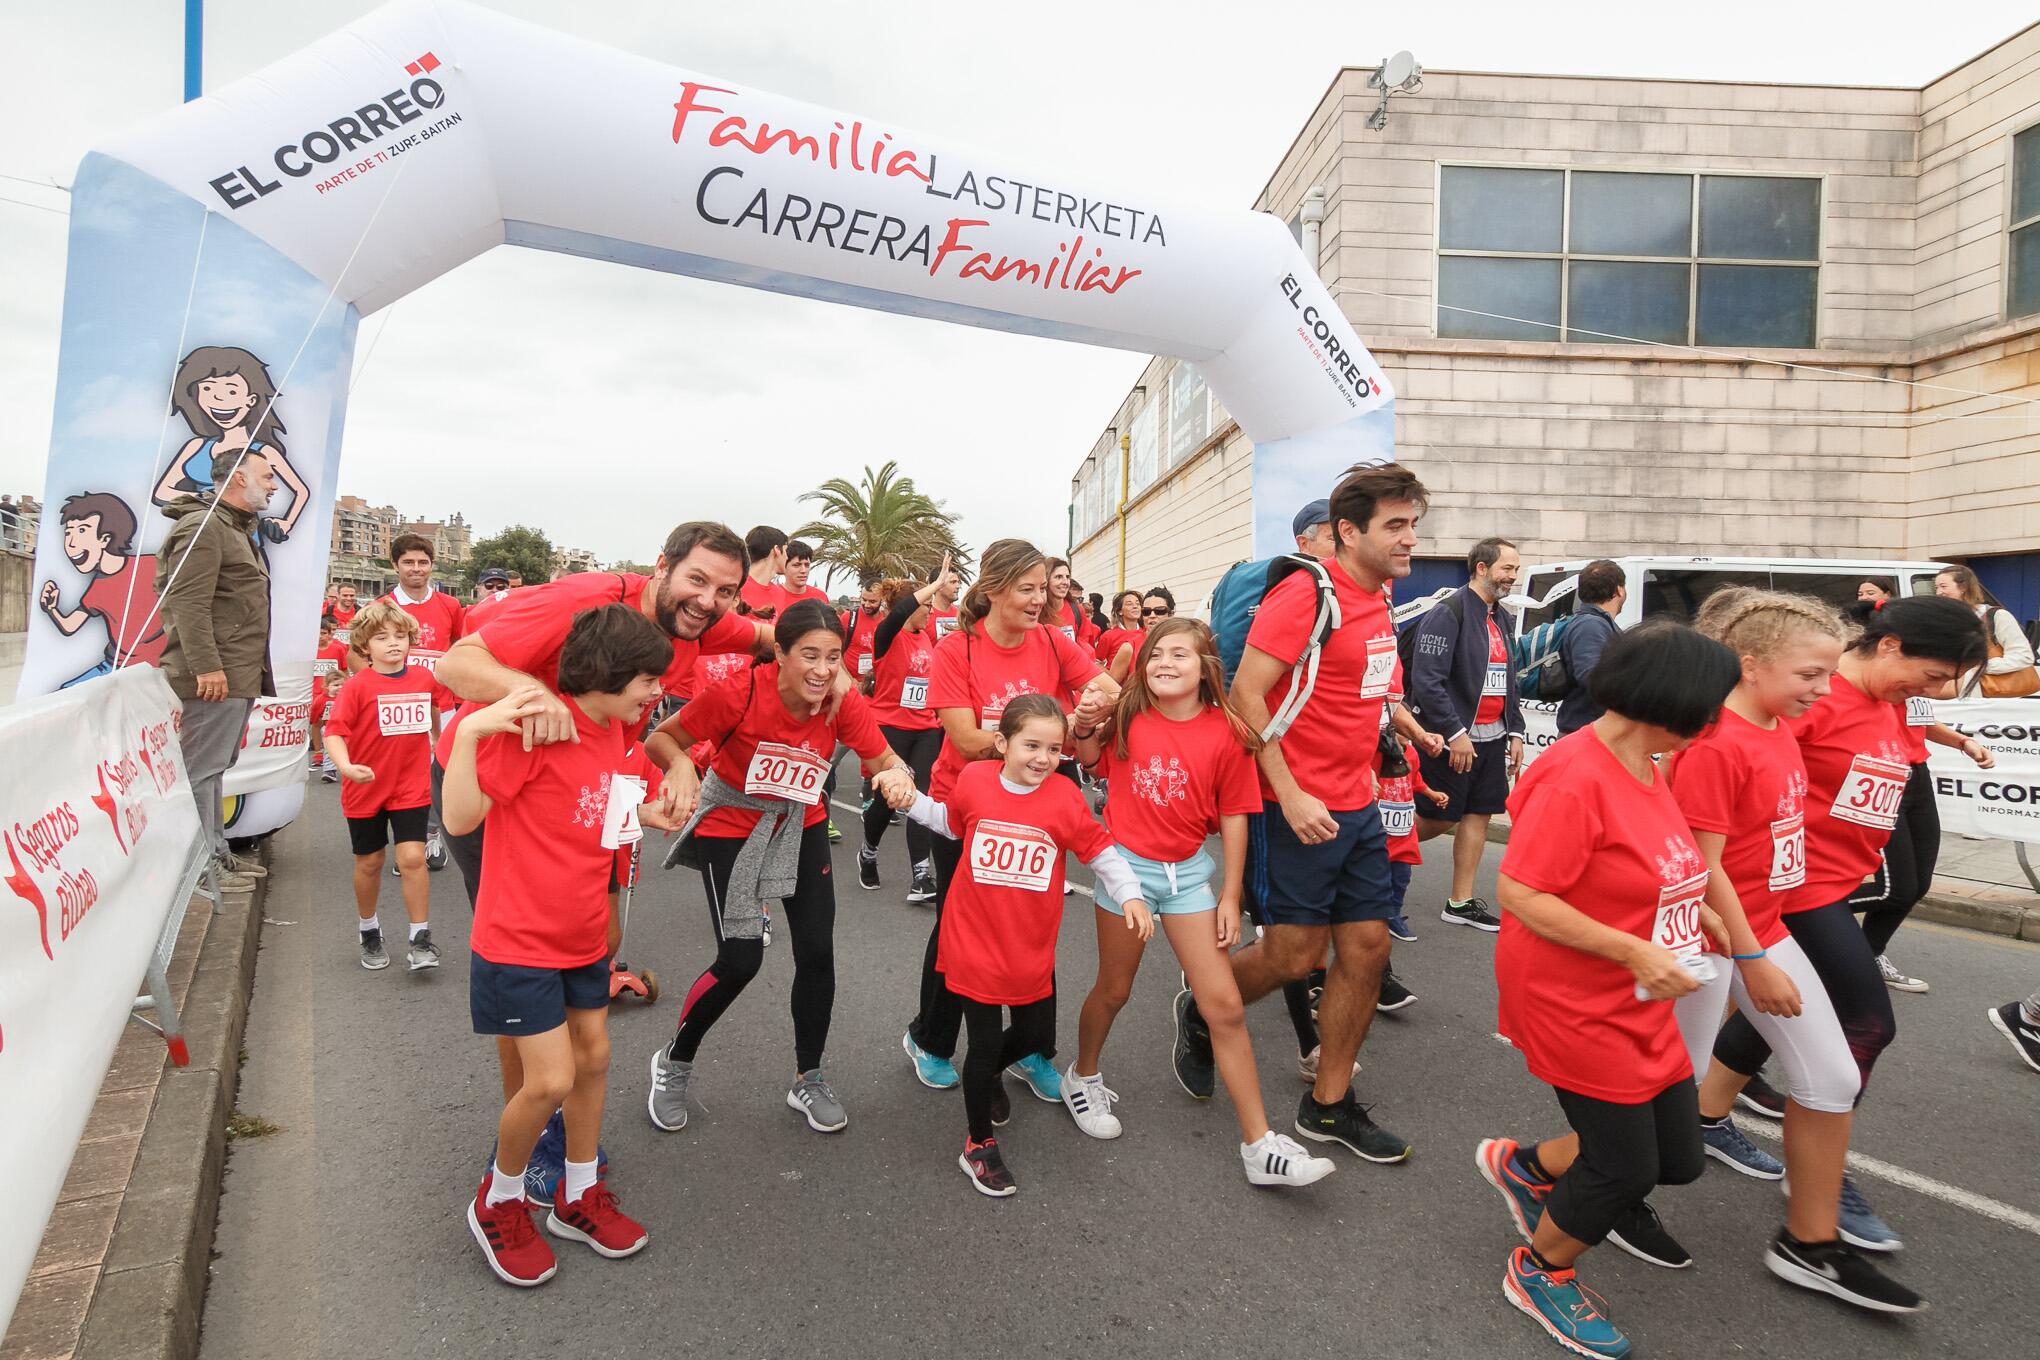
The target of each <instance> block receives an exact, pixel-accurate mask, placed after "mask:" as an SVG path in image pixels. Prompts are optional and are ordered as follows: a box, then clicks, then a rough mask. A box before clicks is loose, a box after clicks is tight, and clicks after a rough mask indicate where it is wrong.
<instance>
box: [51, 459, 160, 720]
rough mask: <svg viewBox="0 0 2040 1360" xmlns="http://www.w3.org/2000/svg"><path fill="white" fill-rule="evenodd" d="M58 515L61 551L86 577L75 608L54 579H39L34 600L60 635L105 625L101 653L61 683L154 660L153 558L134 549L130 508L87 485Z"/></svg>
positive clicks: (156, 635) (157, 622) (66, 686)
mask: <svg viewBox="0 0 2040 1360" xmlns="http://www.w3.org/2000/svg"><path fill="white" fill-rule="evenodd" d="M57 515H58V518H59V519H61V520H62V521H63V525H64V556H65V557H67V558H69V559H70V561H71V565H72V566H74V567H76V568H77V569H78V573H79V574H80V575H81V576H83V577H84V578H85V592H84V594H82V595H80V596H79V597H78V604H77V607H76V608H73V609H70V610H68V611H67V610H65V609H64V607H63V592H62V590H60V589H59V588H58V586H57V583H56V582H55V581H44V582H43V583H42V588H41V590H40V591H38V592H37V597H36V602H37V603H38V604H39V605H41V606H42V611H43V613H45V614H47V615H49V619H50V622H51V623H54V624H55V625H56V626H57V631H58V632H60V633H62V634H63V635H64V636H65V637H73V636H75V635H76V634H77V632H78V630H79V629H80V628H83V627H84V626H85V625H86V624H88V623H90V622H91V621H92V620H93V619H95V618H96V619H98V620H99V621H100V622H102V623H104V624H105V625H106V655H105V656H104V657H103V658H102V659H101V660H100V662H99V664H98V665H96V666H94V667H93V668H92V669H91V670H89V671H86V672H85V673H84V674H83V675H80V676H78V677H76V678H75V679H72V680H67V681H65V682H64V684H63V685H62V686H61V688H63V689H69V688H70V687H71V686H72V685H75V684H79V683H80V682H82V681H86V680H91V679H93V678H95V677H97V676H101V675H110V674H112V673H113V670H114V667H115V666H116V665H119V664H129V665H132V664H134V663H136V662H141V663H143V664H145V665H154V664H155V663H156V660H157V658H158V657H160V656H162V655H163V616H162V614H161V613H160V612H158V611H157V609H156V588H155V580H156V559H155V558H154V557H153V556H152V555H149V554H147V553H144V554H141V555H139V556H137V555H136V554H135V552H134V541H135V512H134V511H132V510H130V509H128V507H127V502H126V501H124V500H122V499H121V498H120V497H118V496H115V495H113V494H111V493H110V492H105V491H88V492H86V493H85V494H83V495H80V496H73V497H71V498H70V499H69V500H67V501H65V502H64V505H63V508H62V509H61V510H59V511H58V512H57ZM144 629H146V630H148V631H147V632H146V633H145V632H144V631H143V630H144Z"/></svg>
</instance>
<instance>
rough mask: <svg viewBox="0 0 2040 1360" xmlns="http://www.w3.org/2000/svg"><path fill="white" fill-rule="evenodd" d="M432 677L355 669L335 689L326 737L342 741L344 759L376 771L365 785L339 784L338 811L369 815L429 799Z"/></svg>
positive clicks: (417, 671)
mask: <svg viewBox="0 0 2040 1360" xmlns="http://www.w3.org/2000/svg"><path fill="white" fill-rule="evenodd" d="M432 714H433V706H432V675H431V673H430V672H428V671H426V670H424V669H423V668H422V667H418V666H406V667H404V669H402V670H401V671H398V672H397V673H396V674H395V675H385V674H383V673H382V672H381V671H379V670H377V669H376V668H375V667H373V666H370V667H368V668H366V669H364V670H359V671H356V672H355V673H354V674H353V675H351V676H349V677H348V679H347V683H346V684H344V685H342V686H341V687H340V697H339V698H337V699H335V700H334V701H333V715H332V716H331V717H329V718H327V719H326V736H327V737H328V738H329V739H330V738H333V737H339V738H340V739H341V740H343V741H345V742H346V743H347V758H348V760H350V761H352V762H353V763H354V764H356V765H366V766H368V768H369V769H371V770H374V771H375V778H374V779H372V780H370V781H369V782H368V783H366V784H357V783H355V782H354V781H353V780H351V779H343V780H341V781H340V811H341V812H343V813H345V814H346V815H347V816H349V817H370V816H373V815H375V814H376V813H378V812H381V811H382V810H383V809H384V808H389V809H391V810H392V811H401V810H402V809H404V808H416V807H424V806H425V805H426V804H428V803H430V802H431V801H432Z"/></svg>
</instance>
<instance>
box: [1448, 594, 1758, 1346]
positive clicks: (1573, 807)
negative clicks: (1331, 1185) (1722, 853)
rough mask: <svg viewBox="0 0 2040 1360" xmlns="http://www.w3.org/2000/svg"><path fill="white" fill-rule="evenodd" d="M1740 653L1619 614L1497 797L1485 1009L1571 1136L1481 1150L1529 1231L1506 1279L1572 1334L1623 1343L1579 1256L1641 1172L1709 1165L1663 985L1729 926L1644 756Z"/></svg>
mask: <svg viewBox="0 0 2040 1360" xmlns="http://www.w3.org/2000/svg"><path fill="white" fill-rule="evenodd" d="M1739 669H1740V668H1739V666H1738V665H1737V662H1736V659H1735V657H1734V656H1733V655H1732V654H1731V653H1730V652H1729V650H1728V649H1727V648H1726V647H1723V646H1722V645H1721V644H1720V643H1718V642H1715V641H1713V640H1712V639H1711V638H1705V637H1702V636H1701V635H1700V634H1698V633H1696V632H1694V631H1693V630H1691V629H1690V628H1685V627H1682V626H1679V625H1676V624H1646V625H1644V626H1643V627H1640V628H1636V629H1632V630H1631V631H1629V632H1626V633H1623V634H1620V635H1619V636H1617V637H1616V638H1615V640H1614V641H1612V642H1610V643H1609V644H1608V649H1607V650H1606V651H1605V652H1603V653H1602V654H1601V659H1600V661H1599V663H1598V664H1596V666H1595V667H1594V672H1593V674H1592V675H1591V676H1590V677H1589V678H1588V685H1589V688H1590V689H1591V691H1592V695H1593V698H1594V701H1595V702H1596V703H1597V704H1600V705H1601V706H1603V707H1604V708H1605V709H1606V710H1607V712H1606V713H1605V714H1604V715H1603V716H1602V717H1601V718H1599V719H1598V720H1597V721H1595V722H1594V723H1593V724H1592V725H1591V726H1588V727H1583V728H1581V729H1580V730H1579V731H1577V732H1575V733H1573V734H1572V735H1570V736H1568V737H1565V738H1562V739H1561V740H1560V741H1559V742H1558V743H1557V744H1556V745H1554V746H1552V747H1551V749H1550V750H1548V751H1547V752H1545V754H1544V755H1543V756H1541V757H1540V758H1539V759H1538V761H1537V763H1536V764H1535V765H1532V766H1531V767H1530V769H1529V772H1528V773H1526V774H1525V775H1524V776H1523V778H1522V779H1521V780H1520V781H1518V783H1517V785H1516V788H1515V791H1514V792H1513V793H1512V794H1511V795H1510V797H1509V817H1510V823H1511V825H1510V833H1509V846H1508V849H1507V851H1506V852H1504V854H1503V856H1502V865H1501V874H1500V878H1499V881H1498V887H1499V892H1498V894H1497V896H1498V898H1499V900H1500V902H1501V905H1502V908H1503V911H1504V913H1505V915H1504V917H1503V921H1502V929H1501V935H1500V938H1499V939H1498V940H1497V942H1496V946H1495V979H1496V982H1497V983H1498V985H1499V991H1500V994H1501V1014H1500V1023H1499V1025H1498V1026H1497V1029H1498V1031H1499V1032H1500V1034H1501V1035H1502V1036H1503V1037H1504V1038H1506V1039H1508V1040H1509V1041H1510V1042H1511V1043H1513V1044H1514V1045H1515V1046H1516V1048H1517V1049H1518V1050H1519V1051H1521V1052H1522V1054H1523V1057H1524V1061H1525V1062H1526V1064H1527V1065H1528V1066H1529V1068H1530V1071H1531V1073H1532V1074H1533V1075H1534V1076H1536V1077H1537V1078H1538V1079H1540V1080H1542V1081H1544V1082H1547V1083H1548V1084H1550V1085H1551V1086H1552V1087H1553V1088H1554V1089H1555V1091H1556V1093H1557V1095H1558V1103H1559V1105H1560V1107H1561V1108H1562V1109H1563V1110H1564V1111H1565V1114H1566V1119H1567V1122H1569V1123H1570V1124H1571V1125H1572V1127H1573V1130H1574V1134H1576V1135H1577V1136H1576V1137H1575V1136H1570V1135H1569V1136H1565V1137H1561V1138H1555V1139H1549V1140H1547V1141H1545V1142H1543V1143H1539V1144H1536V1145H1534V1146H1533V1145H1529V1144H1518V1143H1516V1142H1515V1141H1514V1140H1512V1139H1507V1138H1491V1139H1487V1140H1485V1141H1483V1142H1482V1143H1481V1145H1480V1150H1479V1152H1478V1154H1477V1160H1478V1164H1479V1167H1480V1170H1481V1173H1482V1175H1483V1176H1485V1177H1486V1178H1487V1179H1488V1181H1489V1183H1490V1184H1492V1185H1494V1186H1495V1188H1496V1189H1498V1190H1500V1191H1501V1192H1502V1194H1503V1196H1504V1198H1505V1199H1506V1200H1507V1202H1508V1206H1509V1213H1510V1217H1511V1219H1512V1220H1513V1221H1514V1223H1515V1226H1516V1228H1517V1230H1518V1231H1519V1232H1520V1233H1521V1234H1522V1235H1523V1236H1524V1238H1525V1239H1526V1240H1527V1241H1528V1243H1529V1245H1528V1246H1524V1247H1518V1248H1517V1249H1516V1250H1515V1251H1514V1252H1513V1253H1512V1254H1511V1256H1510V1258H1509V1264H1508V1269H1507V1272H1506V1273H1505V1274H1504V1276H1503V1281H1502V1292H1503V1295H1504V1297H1506V1298H1507V1299H1508V1300H1509V1302H1510V1303H1512V1304H1513V1305H1515V1306H1516V1307H1517V1308H1519V1309H1521V1310H1522V1311H1523V1312H1525V1313H1527V1314H1529V1315H1530V1316H1531V1317H1532V1318H1533V1319H1535V1320H1536V1321H1537V1322H1538V1323H1539V1325H1541V1326H1542V1327H1543V1328H1544V1329H1545V1330H1546V1331H1547V1332H1548V1333H1550V1334H1551V1336H1552V1337H1553V1338H1554V1339H1555V1340H1557V1341H1558V1342H1559V1343H1560V1344H1561V1345H1563V1346H1565V1347H1567V1348H1568V1349H1571V1350H1574V1351H1577V1352H1579V1353H1581V1354H1587V1355H1625V1354H1627V1353H1628V1350H1629V1346H1628V1342H1627V1341H1626V1339H1624V1338H1623V1336H1622V1334H1621V1333H1620V1332H1619V1331H1617V1330H1616V1328H1615V1326H1614V1324H1613V1323H1611V1322H1610V1321H1609V1320H1608V1319H1607V1318H1606V1317H1605V1316H1604V1315H1603V1314H1602V1313H1601V1312H1600V1311H1599V1310H1598V1309H1597V1308H1596V1307H1595V1305H1594V1303H1593V1302H1592V1301H1591V1299H1590V1298H1589V1297H1588V1296H1587V1295H1586V1294H1585V1293H1583V1292H1582V1291H1581V1289H1580V1287H1579V1284H1578V1282H1577V1281H1576V1280H1575V1279H1574V1276H1573V1266H1574V1263H1575V1262H1577V1261H1578V1260H1579V1258H1580V1257H1581V1256H1582V1255H1584V1254H1585V1253H1586V1251H1587V1250H1588V1249H1589V1248H1591V1247H1592V1246H1593V1245H1594V1244H1595V1243H1598V1242H1600V1241H1601V1240H1602V1239H1603V1238H1605V1237H1607V1236H1608V1235H1609V1233H1610V1231H1611V1230H1613V1229H1616V1228H1617V1227H1618V1226H1625V1227H1626V1226H1628V1223H1627V1218H1628V1216H1630V1215H1633V1214H1634V1213H1635V1212H1636V1211H1637V1210H1639V1209H1640V1208H1641V1207H1642V1205H1643V1200H1644V1197H1645V1196H1646V1195H1648V1194H1649V1193H1650V1190H1651V1187H1652V1186H1655V1185H1683V1184H1685V1183H1687V1182H1689V1181H1692V1180H1694V1179H1696V1178H1697V1177H1698V1176H1699V1175H1700V1170H1701V1167H1702V1166H1703V1165H1705V1158H1704V1156H1703V1153H1702V1150H1701V1141H1700V1115H1699V1107H1698V1104H1697V1100H1696V1097H1695V1093H1694V1089H1693V1079H1692V1078H1693V1064H1692V1061H1691V1059H1690V1057H1689V1055H1688V1053H1687V1051H1686V1047H1685V1045H1684V1044H1683V1043H1682V1042H1681V1039H1680V1035H1679V1028H1678V1025H1677V1023H1676V1021H1675V1019H1674V1017H1673V1012H1672V1008H1671V1007H1670V1006H1666V1005H1661V1004H1658V1003H1661V1002H1665V1001H1671V1000H1674V999H1676V998H1678V997H1681V996H1684V995H1687V994H1689V993H1691V992H1694V991H1696V990H1698V989H1699V988H1700V986H1701V985H1702V984H1701V981H1700V980H1699V978H1698V977H1696V975H1695V974H1696V971H1698V970H1697V969H1696V968H1695V967H1694V966H1693V965H1689V964H1687V963H1686V962H1685V960H1686V959H1688V958H1691V957H1693V956H1696V955H1699V954H1701V953H1703V952H1704V951H1705V950H1706V948H1707V941H1708V938H1709V937H1710V936H1711V937H1713V938H1714V940H1715V941H1716V943H1718V944H1724V945H1725V944H1726V943H1727V939H1726V936H1725V935H1723V934H1722V933H1721V923H1720V921H1719V920H1718V919H1717V918H1715V917H1714V915H1713V913H1712V912H1711V911H1709V910H1708V908H1707V906H1706V904H1705V902H1704V900H1703V899H1704V896H1705V894H1706V889H1707V881H1708V871H1707V866H1706V862H1705V861H1704V860H1703V859H1702V858H1701V855H1700V849H1699V847H1698V845H1696V844H1695V843H1694V840H1693V833H1692V831H1691V829H1690V828H1689V827H1688V825H1687V823H1686V818H1685V816H1684V814H1683V813H1681V812H1680V810H1679V805H1678V803H1677V802H1675V801H1674V800H1673V798H1672V794H1671V790H1670V788H1669V787H1667V785H1666V782H1665V780H1664V778H1663V776H1662V775H1661V774H1660V772H1659V771H1658V769H1657V767H1656V765H1655V763H1654V757H1656V756H1659V755H1663V754H1665V753H1667V752H1672V751H1678V750H1680V749H1682V748H1684V747H1685V746H1686V745H1687V744H1688V743H1690V742H1691V741H1692V740H1693V739H1694V738H1695V737H1697V736H1699V735H1700V733H1701V732H1703V731H1705V730H1706V729H1707V727H1708V725H1709V724H1710V723H1712V722H1713V721H1714V719H1715V716H1716V714H1717V713H1718V712H1719V710H1720V708H1721V701H1722V700H1723V699H1724V698H1725V697H1727V695H1728V693H1729V691H1730V690H1731V689H1733V688H1734V687H1735V683H1736V679H1737V676H1738V673H1739ZM1707 971H1712V970H1711V969H1710V970H1707ZM1724 981H1725V979H1724Z"/></svg>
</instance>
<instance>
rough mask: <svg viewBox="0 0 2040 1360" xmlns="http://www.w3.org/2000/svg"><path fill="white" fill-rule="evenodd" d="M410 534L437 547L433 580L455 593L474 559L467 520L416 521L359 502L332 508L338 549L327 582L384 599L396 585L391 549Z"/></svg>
mask: <svg viewBox="0 0 2040 1360" xmlns="http://www.w3.org/2000/svg"><path fill="white" fill-rule="evenodd" d="M405 534H417V535H418V536H419V537H421V538H425V539H428V540H430V541H431V543H432V557H433V570H432V579H433V580H434V581H436V582H438V583H439V584H440V585H442V586H444V587H445V588H447V589H449V590H452V589H455V588H456V587H457V585H458V583H459V581H460V579H461V566H462V564H464V563H465V562H467V560H468V559H469V558H470V557H472V556H473V555H474V548H473V535H472V533H471V532H470V530H469V527H468V523H467V520H466V519H464V518H463V517H462V516H461V515H460V514H458V513H455V514H453V515H452V516H450V517H448V518H447V519H445V520H443V521H441V520H414V519H410V518H408V517H407V516H405V515H404V513H403V512H402V511H400V510H398V509H397V508H396V507H395V506H393V505H370V504H369V503H368V502H367V501H365V500H363V499H362V498H361V497H359V496H341V497H340V498H339V499H337V500H336V501H335V502H334V503H333V549H332V555H331V557H330V559H329V560H328V562H327V565H326V579H327V580H329V581H332V582H334V583H335V584H337V585H350V586H353V587H354V588H355V590H356V591H357V592H358V593H359V594H361V595H362V596H363V597H364V598H366V597H368V596H372V595H380V594H382V593H384V592H385V591H388V590H389V589H391V587H393V586H394V585H395V584H396V579H397V573H396V571H395V569H394V568H392V567H391V565H390V548H391V546H392V545H393V544H395V542H396V541H397V539H399V538H401V537H402V536H403V535H405Z"/></svg>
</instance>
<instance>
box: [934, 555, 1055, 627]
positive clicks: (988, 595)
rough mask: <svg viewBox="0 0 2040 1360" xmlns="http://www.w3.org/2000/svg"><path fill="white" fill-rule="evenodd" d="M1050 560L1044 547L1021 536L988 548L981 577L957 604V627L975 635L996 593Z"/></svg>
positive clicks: (979, 575) (973, 582)
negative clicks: (1035, 544) (1038, 546)
mask: <svg viewBox="0 0 2040 1360" xmlns="http://www.w3.org/2000/svg"><path fill="white" fill-rule="evenodd" d="M1047 562H1048V557H1047V555H1046V554H1044V553H1043V552H1042V551H1041V549H1039V548H1037V547H1035V546H1034V545H1033V544H1032V543H1029V542H1028V541H1027V540H1025V539H1021V538H1002V539H1000V540H999V541H998V542H996V543H994V544H992V545H991V546H990V547H989V548H986V549H985V551H984V556H982V557H980V558H979V559H978V576H977V580H975V581H972V582H971V583H970V589H968V590H966V591H964V592H963V598H962V599H961V600H958V601H957V603H956V622H957V626H958V627H960V628H961V629H963V631H964V632H966V633H969V634H971V635H972V636H975V635H976V633H977V625H978V624H979V623H980V622H982V621H983V619H984V617H985V615H987V614H989V613H991V612H992V594H993V592H995V591H1004V590H1010V589H1012V587H1013V585H1014V583H1015V582H1017V581H1018V580H1019V579H1020V578H1021V577H1023V576H1025V575H1026V574H1027V573H1028V572H1030V571H1033V570H1034V569H1035V568H1036V567H1039V566H1045V565H1047Z"/></svg>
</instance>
